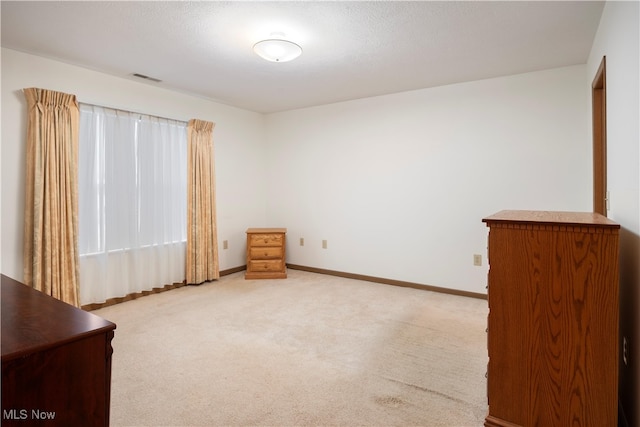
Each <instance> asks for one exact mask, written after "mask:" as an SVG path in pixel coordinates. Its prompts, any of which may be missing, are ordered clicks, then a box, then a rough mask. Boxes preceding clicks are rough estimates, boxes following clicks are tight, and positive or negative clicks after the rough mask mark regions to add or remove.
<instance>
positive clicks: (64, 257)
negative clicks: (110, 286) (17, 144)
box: [24, 88, 80, 307]
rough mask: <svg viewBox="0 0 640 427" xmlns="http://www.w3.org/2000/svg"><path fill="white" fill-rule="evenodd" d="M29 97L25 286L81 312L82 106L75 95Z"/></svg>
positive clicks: (28, 92) (33, 93)
mask: <svg viewBox="0 0 640 427" xmlns="http://www.w3.org/2000/svg"><path fill="white" fill-rule="evenodd" d="M24 94H25V97H26V99H27V106H28V113H27V177H26V202H25V222H24V281H25V283H26V284H27V285H29V286H31V287H33V288H35V289H38V290H39V291H41V292H44V293H46V294H48V295H51V296H53V297H54V298H57V299H59V300H62V301H64V302H67V303H69V304H71V305H74V306H76V307H78V306H79V301H80V298H79V269H78V237H77V236H78V184H77V174H78V172H77V166H78V135H79V132H80V113H79V109H78V103H77V102H76V97H75V95H68V94H66V93H61V92H54V91H50V90H45V89H36V88H29V89H24Z"/></svg>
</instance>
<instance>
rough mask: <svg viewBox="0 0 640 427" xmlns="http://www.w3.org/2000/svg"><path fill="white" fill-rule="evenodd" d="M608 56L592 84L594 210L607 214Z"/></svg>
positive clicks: (601, 64) (603, 58) (604, 57)
mask: <svg viewBox="0 0 640 427" xmlns="http://www.w3.org/2000/svg"><path fill="white" fill-rule="evenodd" d="M606 59H607V57H606V56H603V57H602V61H601V62H600V66H599V67H598V71H597V72H596V76H595V77H594V79H593V83H592V84H591V106H592V124H593V211H594V212H596V213H599V214H602V215H604V216H607V201H608V200H607V199H608V196H607V61H606Z"/></svg>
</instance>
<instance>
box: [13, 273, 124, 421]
mask: <svg viewBox="0 0 640 427" xmlns="http://www.w3.org/2000/svg"><path fill="white" fill-rule="evenodd" d="M0 299H1V301H2V425H3V426H14V425H15V426H27V425H29V426H32V425H47V426H101V427H105V426H108V425H109V407H110V406H109V405H110V396H111V354H112V353H113V350H112V348H111V339H112V338H113V333H114V329H115V327H116V325H114V324H113V323H111V322H109V321H107V320H105V319H102V318H100V317H98V316H96V315H93V314H91V313H87V312H85V311H82V310H80V309H78V308H75V307H73V306H71V305H69V304H66V303H63V302H61V301H59V300H57V299H55V298H52V297H50V296H48V295H45V294H43V293H42V292H39V291H36V290H35V289H33V288H30V287H28V286H26V285H23V284H22V283H20V282H17V281H15V280H13V279H11V278H9V277H6V276H4V275H3V276H2V294H1V297H0Z"/></svg>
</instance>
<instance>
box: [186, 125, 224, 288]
mask: <svg viewBox="0 0 640 427" xmlns="http://www.w3.org/2000/svg"><path fill="white" fill-rule="evenodd" d="M214 126H215V124H214V123H212V122H207V121H204V120H198V119H192V120H190V121H189V124H188V126H187V156H188V162H187V176H188V178H187V194H188V196H187V268H186V276H187V284H200V283H203V282H206V281H209V280H214V279H218V278H219V277H220V269H219V265H218V236H217V225H216V202H215V175H214V155H213V128H214Z"/></svg>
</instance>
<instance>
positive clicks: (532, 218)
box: [482, 210, 620, 228]
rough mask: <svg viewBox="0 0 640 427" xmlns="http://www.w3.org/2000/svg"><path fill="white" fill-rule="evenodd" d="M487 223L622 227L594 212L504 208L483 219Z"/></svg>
mask: <svg viewBox="0 0 640 427" xmlns="http://www.w3.org/2000/svg"><path fill="white" fill-rule="evenodd" d="M482 222H485V223H487V224H491V223H500V222H518V223H528V224H565V225H569V224H570V225H584V226H597V227H611V228H620V224H618V223H616V222H614V221H612V220H610V219H609V218H607V217H606V216H604V215H600V214H597V213H593V212H562V211H526V210H504V211H500V212H497V213H495V214H493V215H491V216H488V217H486V218H483V219H482Z"/></svg>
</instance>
